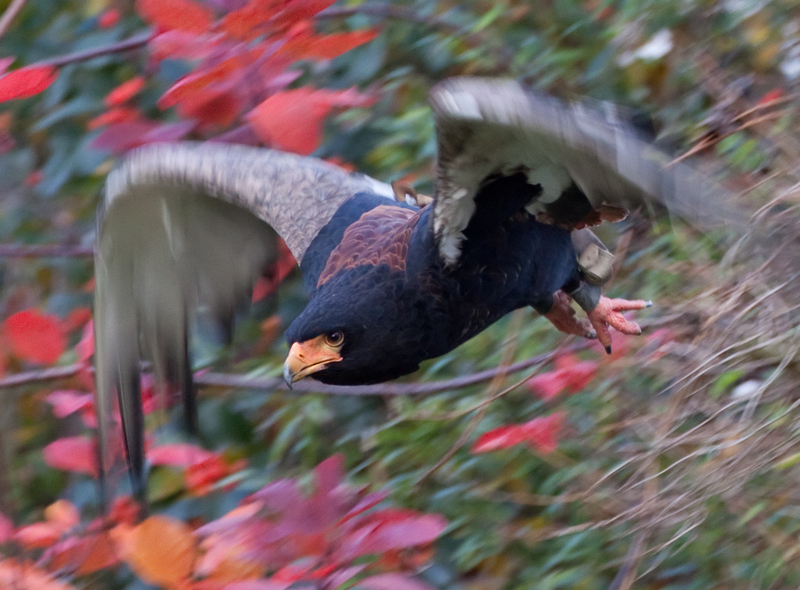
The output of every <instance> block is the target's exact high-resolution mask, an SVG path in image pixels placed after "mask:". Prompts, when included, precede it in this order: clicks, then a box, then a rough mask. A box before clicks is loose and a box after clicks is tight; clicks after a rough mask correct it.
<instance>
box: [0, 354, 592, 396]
mask: <svg viewBox="0 0 800 590" xmlns="http://www.w3.org/2000/svg"><path fill="white" fill-rule="evenodd" d="M590 342H591V341H589V340H587V341H583V342H578V343H576V344H574V345H572V346H568V347H565V348H563V349H559V350H556V351H553V352H549V353H547V354H540V355H537V356H534V357H531V358H529V359H525V360H524V361H519V362H518V363H514V364H513V365H509V366H507V367H503V366H499V367H495V368H493V369H487V370H485V371H480V372H478V373H473V374H471V375H464V376H463V377H456V378H455V379H445V380H442V381H428V382H426V383H380V384H378V385H354V386H343V385H325V384H324V383H317V382H311V381H310V380H309V381H301V382H300V383H297V384H296V385H294V388H293V389H292V392H293V393H322V394H326V395H360V396H368V395H381V396H384V395H430V394H433V393H439V392H441V391H447V390H448V389H461V388H462V387H468V386H470V385H475V384H477V383H483V382H485V381H489V380H491V379H493V378H495V377H496V376H498V375H501V374H508V375H510V374H511V373H518V372H520V371H524V370H525V369H527V368H530V367H532V366H534V365H538V364H540V363H544V362H547V361H549V360H550V359H551V358H552V357H553V356H554V355H555V354H556V353H561V352H568V351H576V350H581V349H584V348H586V347H587V346H589V344H590ZM84 366H85V365H82V364H80V363H76V364H74V365H67V366H64V367H53V368H50V369H42V370H39V371H26V372H24V373H17V374H16V375H9V376H7V377H4V378H3V379H0V389H8V388H10V387H18V386H20V385H29V384H31V383H41V382H43V381H56V380H58V379H66V378H69V377H73V376H74V375H75V374H76V373H78V371H80V370H81V369H82V368H84ZM194 382H195V383H196V384H197V385H200V386H204V387H235V388H244V389H264V390H270V391H272V390H276V389H281V390H287V387H286V384H285V383H284V382H283V379H282V378H280V377H266V378H259V377H247V376H246V375H229V374H224V373H210V372H208V373H206V372H203V371H198V372H197V373H195V376H194Z"/></svg>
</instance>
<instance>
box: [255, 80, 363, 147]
mask: <svg viewBox="0 0 800 590" xmlns="http://www.w3.org/2000/svg"><path fill="white" fill-rule="evenodd" d="M371 102H372V99H371V98H370V97H368V96H366V95H363V94H360V93H359V92H358V91H356V90H353V89H350V90H342V91H330V90H316V89H314V88H308V87H304V88H297V89H296V90H287V91H285V92H279V93H277V94H273V95H272V96H270V97H269V98H268V99H267V100H265V101H264V102H262V103H261V104H260V105H258V106H257V107H256V108H255V109H253V110H252V111H251V112H250V114H249V115H248V118H249V120H250V122H251V123H252V125H253V128H254V129H255V131H256V133H257V134H258V135H259V137H261V139H263V140H264V141H267V142H271V143H273V144H274V145H276V146H278V147H280V148H281V149H284V150H288V151H291V152H296V153H298V154H303V155H308V154H310V153H311V152H313V151H314V150H315V149H317V147H319V144H320V142H321V141H322V122H323V120H324V119H325V117H326V116H327V115H328V113H329V112H330V111H331V109H333V108H334V107H345V106H366V105H367V104H370V103H371Z"/></svg>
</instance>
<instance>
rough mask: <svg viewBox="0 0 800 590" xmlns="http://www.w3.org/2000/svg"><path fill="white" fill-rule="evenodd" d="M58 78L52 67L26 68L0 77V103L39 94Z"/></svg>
mask: <svg viewBox="0 0 800 590" xmlns="http://www.w3.org/2000/svg"><path fill="white" fill-rule="evenodd" d="M57 77H58V73H57V71H56V68H55V67H53V66H28V67H27V68H20V69H18V70H14V71H13V72H9V73H8V74H5V75H4V76H2V77H0V102H2V101H6V100H11V99H14V98H27V97H29V96H33V95H35V94H39V93H40V92H42V91H43V90H45V89H46V88H47V87H48V86H50V84H52V83H53V82H55V79H56V78H57Z"/></svg>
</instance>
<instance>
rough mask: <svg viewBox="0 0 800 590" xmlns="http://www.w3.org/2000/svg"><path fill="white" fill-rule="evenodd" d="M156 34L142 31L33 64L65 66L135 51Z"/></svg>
mask: <svg viewBox="0 0 800 590" xmlns="http://www.w3.org/2000/svg"><path fill="white" fill-rule="evenodd" d="M154 36H155V34H154V33H153V32H152V31H142V32H141V33H138V34H136V35H134V36H133V37H130V38H129V39H126V40H125V41H120V42H118V43H111V44H109V45H101V46H100V47H93V48H92V49H86V50H84V51H76V52H74V53H68V54H67V55H61V56H58V57H53V58H50V59H45V60H42V61H39V62H36V63H35V64H31V65H34V66H56V67H60V66H65V65H67V64H71V63H77V62H81V61H87V60H90V59H94V58H95V57H102V56H104V55H111V54H112V53H122V52H123V51H133V50H134V49H141V48H142V47H144V46H145V45H147V43H148V42H149V41H150V40H151V39H152V38H153V37H154Z"/></svg>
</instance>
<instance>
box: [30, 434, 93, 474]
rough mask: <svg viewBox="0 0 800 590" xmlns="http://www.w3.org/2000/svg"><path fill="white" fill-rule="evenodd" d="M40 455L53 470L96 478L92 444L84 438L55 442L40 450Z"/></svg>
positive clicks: (69, 438) (74, 437) (67, 438)
mask: <svg viewBox="0 0 800 590" xmlns="http://www.w3.org/2000/svg"><path fill="white" fill-rule="evenodd" d="M42 455H43V456H44V462H45V463H47V464H48V465H49V466H50V467H52V468H53V469H60V470H62V471H73V472H75V473H86V474H88V475H93V476H97V465H96V461H95V453H94V443H93V442H92V441H91V440H90V439H89V438H87V437H85V436H70V437H66V438H60V439H58V440H55V441H53V442H51V443H50V444H49V445H47V446H46V447H45V448H44V449H43V450H42Z"/></svg>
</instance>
